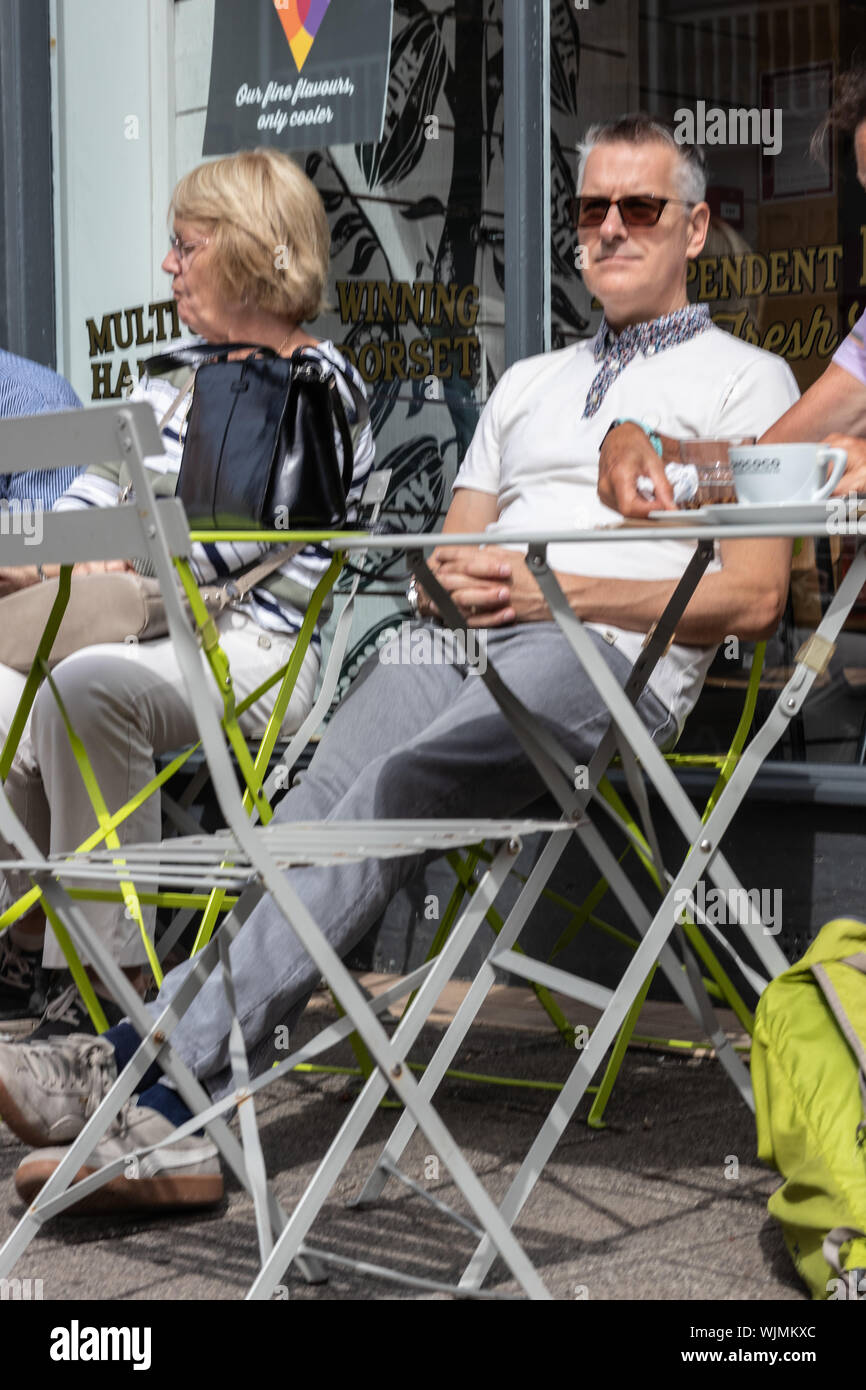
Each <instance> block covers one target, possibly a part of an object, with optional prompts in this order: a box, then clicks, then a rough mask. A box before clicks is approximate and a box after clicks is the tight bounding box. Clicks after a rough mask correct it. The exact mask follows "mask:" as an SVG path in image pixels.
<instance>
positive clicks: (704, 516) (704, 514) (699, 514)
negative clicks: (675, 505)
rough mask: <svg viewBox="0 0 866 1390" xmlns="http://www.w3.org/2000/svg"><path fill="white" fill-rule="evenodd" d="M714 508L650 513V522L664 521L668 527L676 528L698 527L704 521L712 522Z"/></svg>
mask: <svg viewBox="0 0 866 1390" xmlns="http://www.w3.org/2000/svg"><path fill="white" fill-rule="evenodd" d="M711 511H712V507H693V508H692V510H691V511H682V510H679V511H675V512H650V514H649V519H650V521H663V522H665V523H666V524H667V525H674V526H698V525H700V523H701V522H702V521H709V520H710V515H709V514H710V512H711Z"/></svg>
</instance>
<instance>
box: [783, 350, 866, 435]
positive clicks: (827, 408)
mask: <svg viewBox="0 0 866 1390" xmlns="http://www.w3.org/2000/svg"><path fill="white" fill-rule="evenodd" d="M831 433H833V434H847V435H858V434H866V385H864V383H863V382H862V381H859V380H858V379H857V377H855V376H852V374H851V373H850V372H848V371H846V370H845V368H844V367H837V366H836V363H835V362H831V363H830V365H829V366H828V367H827V369H826V371H825V372H824V373H823V375H822V376H819V378H818V380H817V381H816V382H814V383H813V384H812V385H811V386H810V387H809V389H808V391H807V392H806V393H805V395H803V396H801V397H800V399H799V400H798V401H795V402H794V404H793V405H792V406H791V408H790V410H786V411H785V414H784V415H782V416H781V417H780V418H779V419H778V420H777V421H776V422H775V424H772V425H771V426H770V428H769V429H768V430H767V432H766V434H762V435H761V438H760V439H759V440H758V443H759V444H763V443H773V444H784V443H796V442H797V441H799V440H801V439H804V440H817V439H821V440H823V439H824V438H825V436H826V435H828V434H831Z"/></svg>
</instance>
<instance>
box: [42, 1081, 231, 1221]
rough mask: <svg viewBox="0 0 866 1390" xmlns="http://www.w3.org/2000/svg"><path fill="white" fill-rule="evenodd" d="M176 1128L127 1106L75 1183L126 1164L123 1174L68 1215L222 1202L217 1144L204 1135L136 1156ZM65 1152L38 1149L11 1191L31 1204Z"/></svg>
mask: <svg viewBox="0 0 866 1390" xmlns="http://www.w3.org/2000/svg"><path fill="white" fill-rule="evenodd" d="M174 1128H175V1126H174V1125H172V1124H171V1123H170V1121H168V1120H167V1119H166V1118H165V1116H164V1115H160V1114H159V1112H158V1111H156V1110H151V1109H150V1108H149V1107H148V1106H146V1105H135V1104H134V1103H133V1102H132V1101H127V1103H126V1105H125V1106H124V1107H123V1110H122V1111H121V1113H120V1115H119V1116H118V1118H117V1120H116V1121H115V1123H114V1124H113V1125H112V1127H111V1129H110V1130H109V1132H108V1133H107V1134H106V1135H105V1138H104V1139H103V1140H102V1141H101V1142H100V1143H99V1144H97V1146H96V1148H95V1149H94V1150H93V1152H92V1153H91V1154H90V1156H89V1158H88V1159H87V1161H86V1163H85V1164H84V1166H83V1167H82V1168H79V1170H78V1173H77V1175H76V1178H75V1181H76V1182H80V1181H81V1179H82V1178H85V1177H89V1176H90V1174H91V1173H96V1172H98V1171H99V1169H100V1168H104V1167H105V1165H106V1164H107V1163H112V1162H113V1161H114V1160H116V1159H118V1158H122V1159H124V1170H123V1172H122V1173H120V1174H118V1175H117V1176H116V1177H114V1178H111V1179H110V1181H109V1182H107V1183H104V1184H103V1185H102V1187H100V1188H97V1190H96V1191H95V1192H92V1193H91V1194H90V1195H89V1196H88V1197H85V1198H84V1199H83V1201H81V1202H79V1203H78V1204H77V1205H76V1206H74V1207H70V1208H68V1209H67V1210H68V1213H69V1214H70V1215H76V1216H77V1215H82V1216H83V1215H92V1214H94V1213H115V1214H116V1213H118V1212H123V1211H135V1212H140V1211H166V1210H171V1209H177V1208H178V1207H207V1206H213V1205H214V1203H216V1202H219V1201H221V1199H222V1195H223V1179H222V1173H221V1171H220V1165H219V1158H218V1155H217V1150H216V1145H215V1144H212V1143H211V1141H210V1140H209V1139H208V1138H207V1137H206V1136H204V1135H199V1134H190V1135H188V1136H187V1137H186V1138H185V1139H181V1140H179V1142H178V1143H177V1144H170V1145H168V1146H167V1147H166V1148H163V1149H159V1150H157V1152H156V1153H149V1154H143V1155H142V1156H141V1157H139V1156H138V1155H137V1154H136V1153H135V1152H134V1151H135V1150H136V1149H140V1148H146V1147H147V1146H148V1145H150V1144H157V1143H159V1142H160V1140H162V1139H165V1138H167V1136H168V1135H169V1134H171V1132H172V1130H173V1129H174ZM66 1152H67V1150H66V1149H65V1148H57V1149H38V1150H37V1151H36V1153H32V1154H29V1155H28V1157H27V1158H25V1159H24V1160H23V1161H22V1162H21V1163H20V1164H19V1166H18V1170H17V1172H16V1174H15V1186H16V1188H17V1189H18V1194H19V1196H21V1197H23V1198H24V1201H25V1202H28V1203H30V1202H32V1201H33V1199H34V1197H35V1196H36V1194H37V1193H38V1192H39V1191H40V1189H41V1188H42V1187H43V1186H44V1184H45V1183H46V1182H47V1181H48V1179H49V1178H50V1177H51V1175H52V1173H53V1172H54V1171H55V1169H56V1168H57V1165H58V1164H59V1163H60V1161H61V1159H62V1158H64V1157H65V1155H66Z"/></svg>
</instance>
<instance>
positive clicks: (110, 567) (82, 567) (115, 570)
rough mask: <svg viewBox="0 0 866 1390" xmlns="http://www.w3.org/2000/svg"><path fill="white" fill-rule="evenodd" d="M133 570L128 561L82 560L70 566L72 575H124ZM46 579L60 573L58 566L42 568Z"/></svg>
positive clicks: (133, 567)
mask: <svg viewBox="0 0 866 1390" xmlns="http://www.w3.org/2000/svg"><path fill="white" fill-rule="evenodd" d="M132 569H135V566H134V565H133V564H132V562H131V561H130V560H82V561H80V563H79V564H77V565H73V566H72V573H73V574H125V573H126V571H127V570H132ZM44 573H45V576H46V578H48V579H53V577H54V576H55V575H57V574H59V573H60V566H59V565H46V566H45V568H44Z"/></svg>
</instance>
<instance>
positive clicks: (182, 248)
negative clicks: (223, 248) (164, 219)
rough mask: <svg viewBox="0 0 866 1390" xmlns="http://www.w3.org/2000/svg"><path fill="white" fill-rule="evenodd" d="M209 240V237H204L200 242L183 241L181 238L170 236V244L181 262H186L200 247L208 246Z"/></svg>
mask: <svg viewBox="0 0 866 1390" xmlns="http://www.w3.org/2000/svg"><path fill="white" fill-rule="evenodd" d="M209 240H210V238H209V237H202V238H201V240H200V241H182V240H181V238H180V237H179V236H170V237H169V239H168V244H169V246H170V247H171V249H172V251H173V252H174V253H175V255H176V256H177V257H178V259H179V260H181V261H186V260H189V257H190V256H191V255H192V253H193V251H197V250H198V248H199V247H200V246H207V244H208V241H209Z"/></svg>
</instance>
